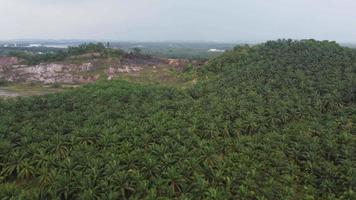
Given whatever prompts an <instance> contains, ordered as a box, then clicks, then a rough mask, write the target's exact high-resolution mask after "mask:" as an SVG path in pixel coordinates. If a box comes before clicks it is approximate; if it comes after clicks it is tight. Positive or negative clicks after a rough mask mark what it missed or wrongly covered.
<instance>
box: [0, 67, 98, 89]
mask: <svg viewBox="0 0 356 200" xmlns="http://www.w3.org/2000/svg"><path fill="white" fill-rule="evenodd" d="M0 69H1V70H0V73H1V71H2V74H4V75H3V78H4V79H5V80H6V81H11V82H15V81H18V82H42V83H45V84H49V83H55V82H61V83H87V82H92V81H95V80H97V79H98V77H97V76H83V75H80V73H81V72H88V71H91V70H92V69H93V65H92V64H91V63H83V64H56V63H50V64H39V65H33V66H28V65H12V66H2V67H0Z"/></svg>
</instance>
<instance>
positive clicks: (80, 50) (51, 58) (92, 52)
mask: <svg viewBox="0 0 356 200" xmlns="http://www.w3.org/2000/svg"><path fill="white" fill-rule="evenodd" d="M8 54H9V55H10V56H15V57H18V58H21V59H23V60H24V62H25V64H29V65H36V64H39V63H41V62H55V61H63V60H65V59H68V58H72V57H81V56H83V55H84V56H88V57H89V58H92V57H100V58H108V57H121V56H123V55H124V54H125V52H124V51H123V50H119V49H111V48H106V47H105V46H104V45H103V44H102V43H97V44H94V43H89V44H82V45H79V46H78V47H69V48H68V49H66V50H59V51H55V52H48V53H43V54H38V53H37V54H36V53H31V52H26V51H12V52H9V53H8ZM85 54H86V55H85Z"/></svg>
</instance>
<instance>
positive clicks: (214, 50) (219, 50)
mask: <svg viewBox="0 0 356 200" xmlns="http://www.w3.org/2000/svg"><path fill="white" fill-rule="evenodd" d="M208 51H209V52H218V53H223V52H225V50H223V49H209V50H208Z"/></svg>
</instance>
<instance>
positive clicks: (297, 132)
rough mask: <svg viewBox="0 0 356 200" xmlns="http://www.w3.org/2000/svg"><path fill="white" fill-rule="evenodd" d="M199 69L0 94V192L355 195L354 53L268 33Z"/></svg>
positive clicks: (46, 195) (7, 195)
mask: <svg viewBox="0 0 356 200" xmlns="http://www.w3.org/2000/svg"><path fill="white" fill-rule="evenodd" d="M192 70H195V69H187V70H186V72H185V73H193V72H192ZM194 73H196V74H197V76H198V77H197V78H198V81H197V84H195V85H193V86H191V87H189V88H186V89H179V88H176V87H163V86H157V85H150V84H134V83H129V82H126V81H120V80H117V81H99V82H97V83H95V84H90V85H86V86H84V87H80V88H77V89H74V90H69V91H65V92H63V93H59V94H50V95H47V96H40V97H30V98H17V99H12V100H2V101H0V171H1V174H0V183H1V185H0V198H2V199H11V197H13V198H14V199H261V200H262V199H286V200H288V199H290V200H294V199H320V200H325V199H345V200H346V199H355V198H356V193H355V192H356V191H355V188H356V179H355V177H356V174H355V173H356V167H355V166H356V163H355V160H356V158H355V155H356V154H355V153H356V152H355V146H356V138H355V133H356V128H355V122H356V114H355V113H356V104H355V103H356V76H355V75H356V50H353V49H349V48H343V47H340V46H339V45H337V44H336V43H333V42H318V41H314V40H303V41H292V40H280V41H271V42H267V43H265V44H261V45H257V46H254V47H248V46H240V47H236V48H235V49H234V50H232V51H229V52H227V53H225V54H223V55H222V56H220V57H218V58H215V59H213V60H211V61H210V62H209V64H207V65H206V66H205V67H203V68H201V69H198V70H197V71H196V72H194Z"/></svg>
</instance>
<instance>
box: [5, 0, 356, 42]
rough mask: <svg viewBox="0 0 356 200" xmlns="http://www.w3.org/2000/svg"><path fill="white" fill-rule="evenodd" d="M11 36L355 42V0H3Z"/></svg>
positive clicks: (182, 40) (17, 37)
mask: <svg viewBox="0 0 356 200" xmlns="http://www.w3.org/2000/svg"><path fill="white" fill-rule="evenodd" d="M0 6H1V8H2V17H1V18H0V24H2V27H3V28H2V31H1V32H0V41H4V40H38V39H39V40H94V41H117V42H171V41H177V42H220V43H238V42H253V43H258V42H263V41H266V40H275V39H281V38H286V39H288V38H291V39H310V38H313V39H316V40H332V41H337V42H339V43H354V42H356V21H355V20H354V19H355V18H356V12H354V10H356V2H355V1H352V0H314V1H308V0H298V1H297V0H285V1H283V0H271V1H268V2H266V1H262V0H250V1H248V2H247V1H236V0H219V1H217V0H197V1H194V2H191V1H188V0H180V1H173V0H130V1H125V0H100V1H99V0H62V1H55V0H0Z"/></svg>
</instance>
